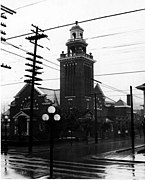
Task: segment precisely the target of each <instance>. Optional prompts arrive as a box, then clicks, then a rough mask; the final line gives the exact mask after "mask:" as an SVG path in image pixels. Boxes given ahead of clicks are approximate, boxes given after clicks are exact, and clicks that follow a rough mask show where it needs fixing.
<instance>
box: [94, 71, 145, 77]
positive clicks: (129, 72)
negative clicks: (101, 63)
mask: <svg viewBox="0 0 145 180" xmlns="http://www.w3.org/2000/svg"><path fill="white" fill-rule="evenodd" d="M144 72H145V70H140V71H128V72H127V71H126V72H116V73H108V74H96V75H94V76H112V75H119V74H131V73H144Z"/></svg>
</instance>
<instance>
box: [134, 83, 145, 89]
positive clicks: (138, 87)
mask: <svg viewBox="0 0 145 180" xmlns="http://www.w3.org/2000/svg"><path fill="white" fill-rule="evenodd" d="M136 88H137V89H139V90H143V91H145V83H144V84H142V85H140V86H137V87H136Z"/></svg>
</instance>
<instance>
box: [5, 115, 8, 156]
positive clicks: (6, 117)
mask: <svg viewBox="0 0 145 180" xmlns="http://www.w3.org/2000/svg"><path fill="white" fill-rule="evenodd" d="M4 119H5V121H4V124H5V141H4V153H5V154H7V152H8V142H7V123H8V116H5V117H4Z"/></svg>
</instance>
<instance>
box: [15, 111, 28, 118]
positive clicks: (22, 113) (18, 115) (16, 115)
mask: <svg viewBox="0 0 145 180" xmlns="http://www.w3.org/2000/svg"><path fill="white" fill-rule="evenodd" d="M20 116H25V117H26V118H30V116H29V115H28V114H26V113H24V112H23V111H20V112H18V113H17V114H15V116H13V118H14V119H15V118H18V117H20Z"/></svg>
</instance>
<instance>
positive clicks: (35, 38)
mask: <svg viewBox="0 0 145 180" xmlns="http://www.w3.org/2000/svg"><path fill="white" fill-rule="evenodd" d="M32 26H33V27H35V28H36V30H35V31H34V30H32V32H34V33H35V35H34V36H30V37H27V38H26V39H28V40H29V41H30V42H31V43H32V44H34V53H29V52H28V53H27V54H29V55H31V56H33V59H31V58H29V57H28V58H26V59H27V60H29V61H31V62H32V64H29V63H26V65H27V66H30V67H31V68H32V69H26V71H28V72H31V73H32V75H31V76H30V75H25V76H26V77H29V78H30V79H27V80H24V82H26V83H29V84H31V104H30V123H29V145H28V151H29V153H30V154H31V153H32V147H33V114H34V110H33V101H34V84H37V85H41V84H39V83H36V82H35V81H41V80H42V79H40V78H38V77H36V75H37V74H41V72H38V70H39V69H42V67H39V66H36V63H38V64H42V62H41V61H38V60H36V58H40V59H42V57H41V56H39V55H37V54H36V52H37V46H39V45H38V44H37V41H38V40H39V39H41V38H45V37H47V35H44V34H39V31H42V30H41V29H39V28H38V26H34V25H32ZM33 41H34V42H33ZM40 47H42V46H40Z"/></svg>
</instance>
